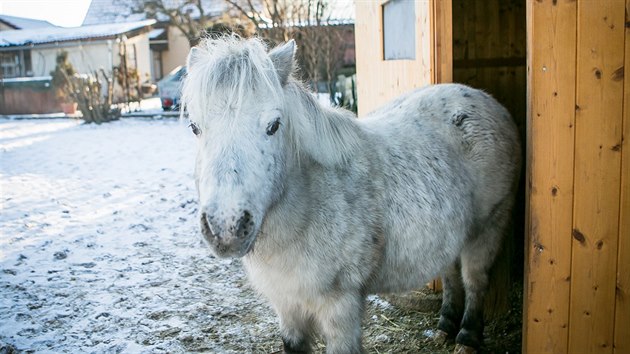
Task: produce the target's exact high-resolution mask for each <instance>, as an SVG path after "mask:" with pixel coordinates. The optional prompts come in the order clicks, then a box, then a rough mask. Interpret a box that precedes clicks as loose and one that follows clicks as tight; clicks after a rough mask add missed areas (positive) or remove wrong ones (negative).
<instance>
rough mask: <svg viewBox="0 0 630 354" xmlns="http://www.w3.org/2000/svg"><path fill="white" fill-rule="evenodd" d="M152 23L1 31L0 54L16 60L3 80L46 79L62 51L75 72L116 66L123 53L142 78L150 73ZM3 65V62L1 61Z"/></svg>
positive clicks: (8, 67) (152, 21) (5, 69)
mask: <svg viewBox="0 0 630 354" xmlns="http://www.w3.org/2000/svg"><path fill="white" fill-rule="evenodd" d="M154 23H155V20H144V21H137V22H128V23H114V24H104V25H94V26H82V27H76V28H65V27H52V28H47V29H46V30H45V31H42V30H40V29H24V30H10V31H2V32H1V33H2V35H1V38H0V53H2V57H3V58H15V60H11V61H10V64H11V65H6V66H5V65H3V67H2V77H3V78H11V77H20V76H46V75H49V74H50V71H52V70H54V68H55V58H56V56H57V53H58V52H59V51H61V50H65V51H67V52H68V53H69V58H70V62H71V63H72V64H73V66H74V67H75V69H76V70H77V72H79V73H90V72H93V71H95V70H98V69H100V68H104V69H105V70H106V71H107V72H110V71H111V68H112V67H114V66H117V65H118V64H119V61H120V54H121V53H122V52H123V51H125V50H126V52H127V56H128V61H129V62H130V63H131V65H132V66H133V67H134V68H136V69H137V70H138V72H139V73H140V74H141V77H146V76H147V75H149V73H150V54H149V49H148V42H149V32H150V31H151V26H152V25H153V24H154ZM3 62H4V61H3Z"/></svg>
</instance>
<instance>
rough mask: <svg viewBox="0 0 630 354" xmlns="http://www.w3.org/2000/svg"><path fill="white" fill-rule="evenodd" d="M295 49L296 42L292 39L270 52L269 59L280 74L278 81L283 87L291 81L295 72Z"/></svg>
mask: <svg viewBox="0 0 630 354" xmlns="http://www.w3.org/2000/svg"><path fill="white" fill-rule="evenodd" d="M295 47H296V45H295V41H294V40H293V39H292V40H290V41H288V42H286V43H285V44H283V45H281V46H278V47H276V48H274V49H272V50H271V51H270V52H269V57H270V58H271V62H272V63H273V66H274V68H275V69H276V72H277V73H278V79H279V80H280V84H282V86H284V85H285V84H286V83H287V81H289V76H290V75H291V73H292V72H293V66H294V56H295Z"/></svg>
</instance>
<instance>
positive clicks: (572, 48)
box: [523, 0, 577, 353]
mask: <svg viewBox="0 0 630 354" xmlns="http://www.w3.org/2000/svg"><path fill="white" fill-rule="evenodd" d="M527 33H528V36H527V38H528V50H527V52H528V56H529V58H528V85H527V87H528V90H527V97H528V100H527V101H528V107H527V130H528V133H527V159H526V169H527V172H526V173H527V174H526V175H527V181H526V182H527V184H526V188H527V192H526V200H527V210H528V220H527V222H526V228H527V235H526V249H525V291H524V296H523V297H524V310H523V352H524V353H567V344H568V343H567V341H568V329H569V298H570V281H571V230H572V221H573V220H572V217H573V215H572V209H573V154H574V133H575V132H574V130H575V129H574V126H575V76H576V41H577V4H576V2H575V1H570V0H559V1H555V0H554V1H552V0H547V1H528V2H527Z"/></svg>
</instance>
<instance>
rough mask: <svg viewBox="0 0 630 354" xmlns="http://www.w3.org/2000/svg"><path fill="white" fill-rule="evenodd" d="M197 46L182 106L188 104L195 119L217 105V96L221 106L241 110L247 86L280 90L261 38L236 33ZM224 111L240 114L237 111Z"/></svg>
mask: <svg viewBox="0 0 630 354" xmlns="http://www.w3.org/2000/svg"><path fill="white" fill-rule="evenodd" d="M196 48H197V50H196V51H195V58H191V57H189V62H188V74H187V76H186V80H184V84H183V87H182V104H183V107H182V108H186V109H187V110H188V111H189V112H190V113H191V116H192V117H193V119H194V117H202V116H203V113H202V112H208V111H210V110H211V109H212V108H213V107H217V100H221V101H222V102H221V103H222V104H221V106H225V105H226V104H227V105H228V107H231V108H233V109H235V110H236V111H238V109H239V108H240V107H241V106H242V104H243V101H244V99H245V98H246V97H247V94H246V93H247V90H252V89H254V90H266V91H268V92H270V93H276V92H278V91H279V90H280V83H279V82H278V78H277V76H276V74H275V70H274V68H273V64H272V63H271V60H270V59H269V56H268V55H267V48H266V46H265V44H264V43H263V42H262V41H261V40H259V39H255V38H252V39H241V38H239V37H238V36H235V35H232V36H224V37H220V38H214V39H213V38H207V39H203V40H202V41H201V42H200V43H199V45H197V47H196ZM191 56H192V55H191ZM191 61H192V62H191ZM183 111H184V110H183V109H182V112H183ZM224 113H225V114H228V113H230V114H238V112H234V111H232V112H224ZM196 123H201V122H196Z"/></svg>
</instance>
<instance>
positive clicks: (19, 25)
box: [0, 15, 56, 29]
mask: <svg viewBox="0 0 630 354" xmlns="http://www.w3.org/2000/svg"><path fill="white" fill-rule="evenodd" d="M0 21H2V22H4V23H6V24H8V25H9V26H11V27H13V28H15V29H31V28H52V27H56V26H55V25H53V24H52V23H50V22H48V21H44V20H36V19H33V18H26V17H16V16H9V15H0Z"/></svg>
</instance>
